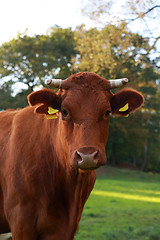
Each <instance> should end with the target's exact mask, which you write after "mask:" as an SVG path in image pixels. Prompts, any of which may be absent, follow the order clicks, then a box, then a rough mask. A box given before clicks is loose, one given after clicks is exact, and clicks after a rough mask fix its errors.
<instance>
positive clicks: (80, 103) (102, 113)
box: [28, 73, 143, 170]
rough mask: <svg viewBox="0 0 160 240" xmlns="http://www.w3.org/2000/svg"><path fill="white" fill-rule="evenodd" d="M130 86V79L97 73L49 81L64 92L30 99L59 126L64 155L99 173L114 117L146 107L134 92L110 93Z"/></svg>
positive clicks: (45, 92) (74, 163)
mask: <svg viewBox="0 0 160 240" xmlns="http://www.w3.org/2000/svg"><path fill="white" fill-rule="evenodd" d="M126 83H127V79H121V80H106V79H104V78H102V77H100V76H98V75H96V74H93V73H78V74H75V75H72V76H70V77H69V78H67V79H66V80H64V81H62V80H59V81H55V80H50V81H48V84H49V85H53V86H55V87H58V88H60V89H61V90H59V92H58V93H57V94H56V93H55V92H54V91H53V90H50V89H43V90H40V91H37V92H33V93H31V94H30V95H29V96H28V99H29V103H30V105H32V106H34V105H36V108H35V112H36V113H40V114H45V115H46V117H47V118H49V119H51V120H46V121H56V122H57V123H56V127H57V129H58V130H56V131H58V136H59V138H60V147H61V151H64V152H65V154H67V156H68V159H70V164H71V165H72V166H73V167H74V168H76V169H77V168H80V169H82V170H87V169H95V168H97V167H99V166H101V165H103V164H105V163H106V154H105V146H106V143H107V138H108V126H109V116H110V114H116V115H119V116H127V115H128V114H129V113H131V112H133V111H135V110H136V109H137V108H139V107H140V106H141V105H142V103H143V97H142V95H141V94H140V93H138V92H137V91H135V90H133V89H123V90H121V91H119V92H118V93H116V94H113V93H112V92H111V91H110V89H112V88H115V87H119V86H122V85H124V84H126ZM56 110H57V111H56ZM58 111H59V112H58ZM52 118H53V119H52ZM55 118H58V119H57V120H55ZM54 126H55V125H54Z"/></svg>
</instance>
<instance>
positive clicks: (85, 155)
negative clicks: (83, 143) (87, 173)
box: [74, 147, 106, 170]
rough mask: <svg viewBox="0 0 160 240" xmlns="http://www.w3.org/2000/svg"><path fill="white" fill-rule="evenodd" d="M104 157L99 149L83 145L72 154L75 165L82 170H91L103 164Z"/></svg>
mask: <svg viewBox="0 0 160 240" xmlns="http://www.w3.org/2000/svg"><path fill="white" fill-rule="evenodd" d="M105 162H106V157H105V159H104V157H102V155H101V154H100V151H99V150H97V149H96V148H94V147H83V148H80V149H79V150H77V151H76V152H75V154H74V164H75V167H77V168H80V169H82V170H92V169H96V168H98V167H99V166H100V165H104V164H105Z"/></svg>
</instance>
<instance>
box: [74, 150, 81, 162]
mask: <svg viewBox="0 0 160 240" xmlns="http://www.w3.org/2000/svg"><path fill="white" fill-rule="evenodd" d="M74 159H75V160H76V161H78V162H80V161H82V157H81V155H80V154H79V152H78V151H76V152H75V156H74Z"/></svg>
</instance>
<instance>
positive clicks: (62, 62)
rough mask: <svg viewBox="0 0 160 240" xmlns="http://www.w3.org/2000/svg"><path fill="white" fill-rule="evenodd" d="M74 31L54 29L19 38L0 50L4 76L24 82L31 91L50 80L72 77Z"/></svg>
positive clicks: (0, 61) (13, 81) (13, 80)
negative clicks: (43, 33) (49, 78)
mask: <svg viewBox="0 0 160 240" xmlns="http://www.w3.org/2000/svg"><path fill="white" fill-rule="evenodd" d="M74 48H75V42H74V39H73V32H72V31H71V29H70V28H68V29H62V28H60V27H58V26H55V27H53V28H50V29H49V31H48V33H47V34H46V35H36V36H34V37H30V36H28V35H27V34H26V33H24V34H19V35H18V36H17V38H15V39H13V40H11V41H10V42H7V43H4V44H2V46H1V47H0V77H1V78H4V77H6V76H7V77H10V81H12V83H13V84H14V83H16V82H21V83H23V84H25V85H26V87H27V88H28V89H30V91H32V90H33V88H34V87H35V86H37V85H39V84H42V85H43V84H44V79H45V78H47V77H66V76H68V74H70V65H71V57H72V56H74V55H75V54H76V51H75V49H74Z"/></svg>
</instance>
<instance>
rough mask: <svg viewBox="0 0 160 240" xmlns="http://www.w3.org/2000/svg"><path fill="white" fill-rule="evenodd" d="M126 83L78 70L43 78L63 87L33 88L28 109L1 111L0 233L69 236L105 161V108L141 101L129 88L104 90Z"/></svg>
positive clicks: (60, 239)
mask: <svg viewBox="0 0 160 240" xmlns="http://www.w3.org/2000/svg"><path fill="white" fill-rule="evenodd" d="M126 82H127V80H126V79H121V80H117V81H116V80H110V81H108V80H106V79H104V78H102V77H100V76H98V75H96V74H93V73H78V74H75V75H72V76H70V77H69V78H67V79H66V80H64V81H63V82H62V81H58V85H57V83H56V82H54V81H49V82H48V84H53V85H54V86H59V88H61V90H59V92H58V93H57V94H56V93H55V92H54V91H53V90H50V89H43V90H40V91H37V92H33V93H31V94H30V95H29V96H28V100H29V104H30V106H29V107H26V108H24V109H21V110H15V111H12V110H8V111H4V112H2V113H1V114H0V151H1V155H0V233H5V232H9V231H11V232H12V235H13V239H14V240H52V239H54V240H71V239H73V238H74V235H75V233H76V231H77V229H78V224H79V221H80V218H81V214H82V210H83V207H84V204H85V202H86V200H87V198H88V197H89V194H90V192H91V191H92V189H93V186H94V183H95V180H96V171H95V170H94V169H96V168H97V167H99V166H101V165H103V164H105V163H106V155H105V146H106V142H107V138H108V125H109V115H110V113H112V114H117V115H121V116H125V115H127V114H129V113H130V112H133V111H135V110H136V109H137V108H139V107H140V106H141V105H142V103H143V97H142V95H141V94H139V93H138V92H137V91H135V90H132V89H124V90H121V91H119V92H118V93H116V94H113V93H112V92H111V91H110V89H111V88H114V87H118V86H122V85H123V84H125V83H126ZM62 88H63V89H62ZM55 109H56V110H55ZM46 117H47V118H46Z"/></svg>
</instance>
